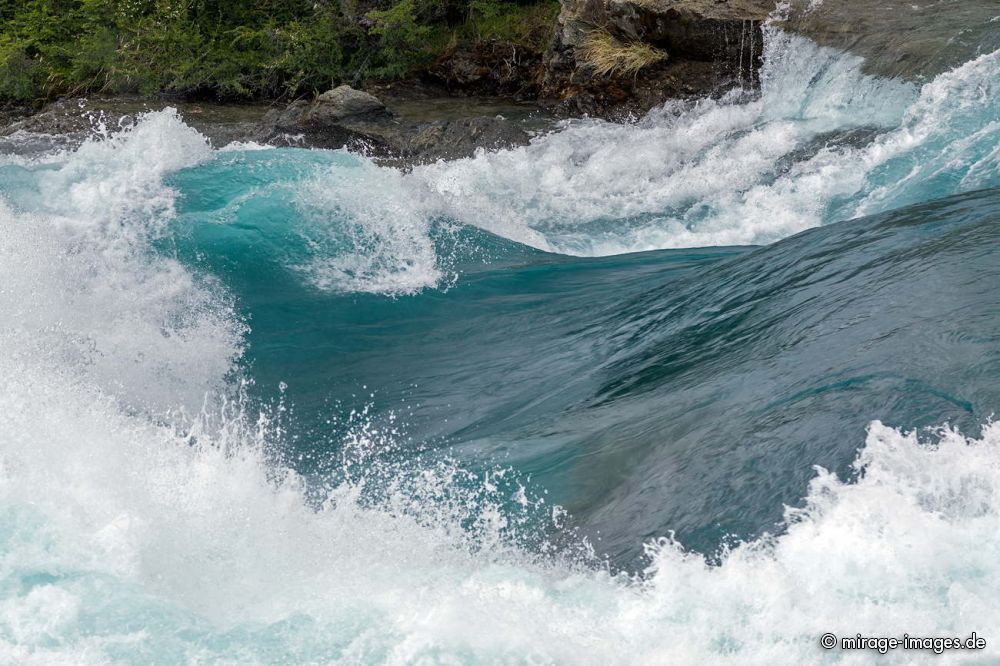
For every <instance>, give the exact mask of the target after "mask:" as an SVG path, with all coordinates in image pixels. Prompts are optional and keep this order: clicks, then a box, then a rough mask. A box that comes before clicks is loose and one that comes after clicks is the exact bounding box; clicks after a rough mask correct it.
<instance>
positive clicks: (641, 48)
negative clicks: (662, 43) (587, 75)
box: [578, 30, 667, 76]
mask: <svg viewBox="0 0 1000 666" xmlns="http://www.w3.org/2000/svg"><path fill="white" fill-rule="evenodd" d="M578 56H579V57H580V58H581V59H582V60H583V62H585V63H587V64H588V65H590V66H591V67H593V68H594V72H595V73H596V74H597V75H598V76H605V75H610V74H618V75H620V76H629V75H634V74H636V73H637V72H638V71H639V70H641V69H642V68H644V67H648V66H650V65H652V64H653V63H656V62H659V61H661V60H664V59H666V57H667V53H666V52H665V51H661V50H660V49H658V48H656V47H654V46H650V45H649V44H646V43H645V42H631V43H629V44H626V43H624V42H621V41H619V40H618V39H615V37H613V36H612V35H611V34H610V33H608V32H607V31H606V30H594V31H593V32H591V33H590V34H588V35H587V39H586V40H585V41H584V43H583V48H582V50H581V51H580V53H579V54H578Z"/></svg>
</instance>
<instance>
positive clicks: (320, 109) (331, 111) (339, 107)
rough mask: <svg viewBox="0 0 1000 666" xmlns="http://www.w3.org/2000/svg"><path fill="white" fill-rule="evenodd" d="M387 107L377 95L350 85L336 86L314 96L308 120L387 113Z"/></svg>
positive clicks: (330, 119)
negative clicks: (314, 99) (314, 100)
mask: <svg viewBox="0 0 1000 666" xmlns="http://www.w3.org/2000/svg"><path fill="white" fill-rule="evenodd" d="M387 113H388V112H387V109H386V108H385V104H383V103H382V102H381V101H380V100H379V99H378V98H377V97H375V96H374V95H371V94H369V93H366V92H363V91H361V90H355V89H354V88H352V87H350V86H346V85H345V86H337V87H336V88H334V89H333V90H327V91H326V92H325V93H323V94H322V95H320V96H319V97H317V98H316V102H315V104H313V106H312V108H311V109H310V111H309V116H310V120H312V121H314V122H316V121H318V122H331V121H332V122H336V121H338V120H343V119H345V118H350V117H352V116H365V115H387Z"/></svg>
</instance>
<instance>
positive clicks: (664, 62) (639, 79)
mask: <svg viewBox="0 0 1000 666" xmlns="http://www.w3.org/2000/svg"><path fill="white" fill-rule="evenodd" d="M773 8H774V2H773V0H562V10H561V11H560V13H559V17H558V19H557V22H556V27H555V32H554V35H553V40H552V44H551V46H550V47H549V49H548V51H547V52H546V54H545V75H544V81H543V92H544V94H547V95H549V96H552V97H556V98H558V99H561V100H563V106H564V107H565V108H566V109H567V110H570V111H576V112H590V113H596V114H598V115H615V113H622V112H642V111H645V110H648V109H649V108H651V107H653V106H655V105H657V104H660V103H662V102H663V101H665V100H666V99H670V98H676V97H687V96H692V95H698V96H701V95H705V94H711V93H713V92H718V91H721V90H724V89H727V88H730V87H732V86H735V85H740V84H744V85H747V84H752V82H753V81H754V80H755V77H756V71H757V69H758V67H759V65H760V57H761V54H762V48H763V36H762V34H761V25H762V23H763V21H764V20H765V19H766V18H767V16H768V13H769V12H770V11H771V10H773ZM616 60H617V61H620V62H621V64H620V66H617V67H615V66H614V65H615V62H616Z"/></svg>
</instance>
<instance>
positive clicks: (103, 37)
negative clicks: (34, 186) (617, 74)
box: [0, 0, 559, 103]
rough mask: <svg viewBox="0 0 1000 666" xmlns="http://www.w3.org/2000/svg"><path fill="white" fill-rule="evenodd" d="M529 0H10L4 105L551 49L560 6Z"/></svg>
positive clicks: (1, 13) (285, 83) (2, 31)
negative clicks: (486, 48) (490, 51)
mask: <svg viewBox="0 0 1000 666" xmlns="http://www.w3.org/2000/svg"><path fill="white" fill-rule="evenodd" d="M527 2H528V3H527V4H518V3H514V2H507V1H501V0H396V1H395V2H393V1H392V0H20V2H14V1H13V0H0V103H3V102H4V101H7V102H10V101H32V100H36V101H41V100H44V99H47V98H50V97H52V96H56V95H62V94H67V93H86V92H112V93H118V92H140V93H155V92H167V93H177V94H181V95H211V96H215V97H219V98H251V97H256V98H277V97H292V96H297V95H300V94H307V93H310V92H314V91H320V90H325V89H327V88H329V87H331V86H333V85H335V84H339V83H342V82H345V81H346V82H349V83H352V84H357V83H358V82H361V81H363V80H365V79H373V78H374V79H391V78H397V77H402V76H406V75H407V74H409V73H410V72H411V71H413V70H414V69H415V68H417V67H420V66H422V65H424V64H426V63H428V62H429V61H431V60H433V59H434V58H435V57H437V56H438V55H440V54H441V53H443V52H445V51H446V50H448V49H449V48H453V47H454V46H455V45H456V44H457V43H459V42H468V41H475V40H483V39H499V40H505V41H512V42H515V43H518V44H522V45H524V46H526V47H527V48H534V49H540V48H542V47H543V46H544V44H545V42H546V41H547V39H548V36H549V33H550V31H551V25H552V21H553V20H554V18H555V15H556V12H557V11H558V6H559V5H558V2H557V1H556V0H527ZM373 5H374V8H373Z"/></svg>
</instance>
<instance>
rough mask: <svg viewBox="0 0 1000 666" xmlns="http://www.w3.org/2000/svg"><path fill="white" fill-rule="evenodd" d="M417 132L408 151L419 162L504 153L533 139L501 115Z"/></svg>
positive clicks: (435, 125) (439, 124) (448, 122)
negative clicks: (483, 151)
mask: <svg viewBox="0 0 1000 666" xmlns="http://www.w3.org/2000/svg"><path fill="white" fill-rule="evenodd" d="M414 129H415V133H414V134H413V136H412V138H410V139H409V141H408V144H409V145H408V149H409V152H410V155H411V156H412V157H413V158H414V161H417V162H428V161H436V160H439V159H445V160H453V159H459V158H462V157H471V156H472V155H474V154H475V153H476V151H477V150H478V149H480V148H482V149H485V150H503V149H506V148H513V147H515V146H523V145H527V144H528V141H529V140H530V137H529V136H528V134H527V132H525V131H524V130H522V129H521V128H520V127H518V126H517V125H515V124H514V123H512V122H510V121H508V120H506V119H505V118H502V117H500V116H492V117H491V116H480V117H477V118H462V119H459V120H446V121H439V122H435V123H431V124H429V125H425V126H422V127H421V126H417V127H415V128H414Z"/></svg>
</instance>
